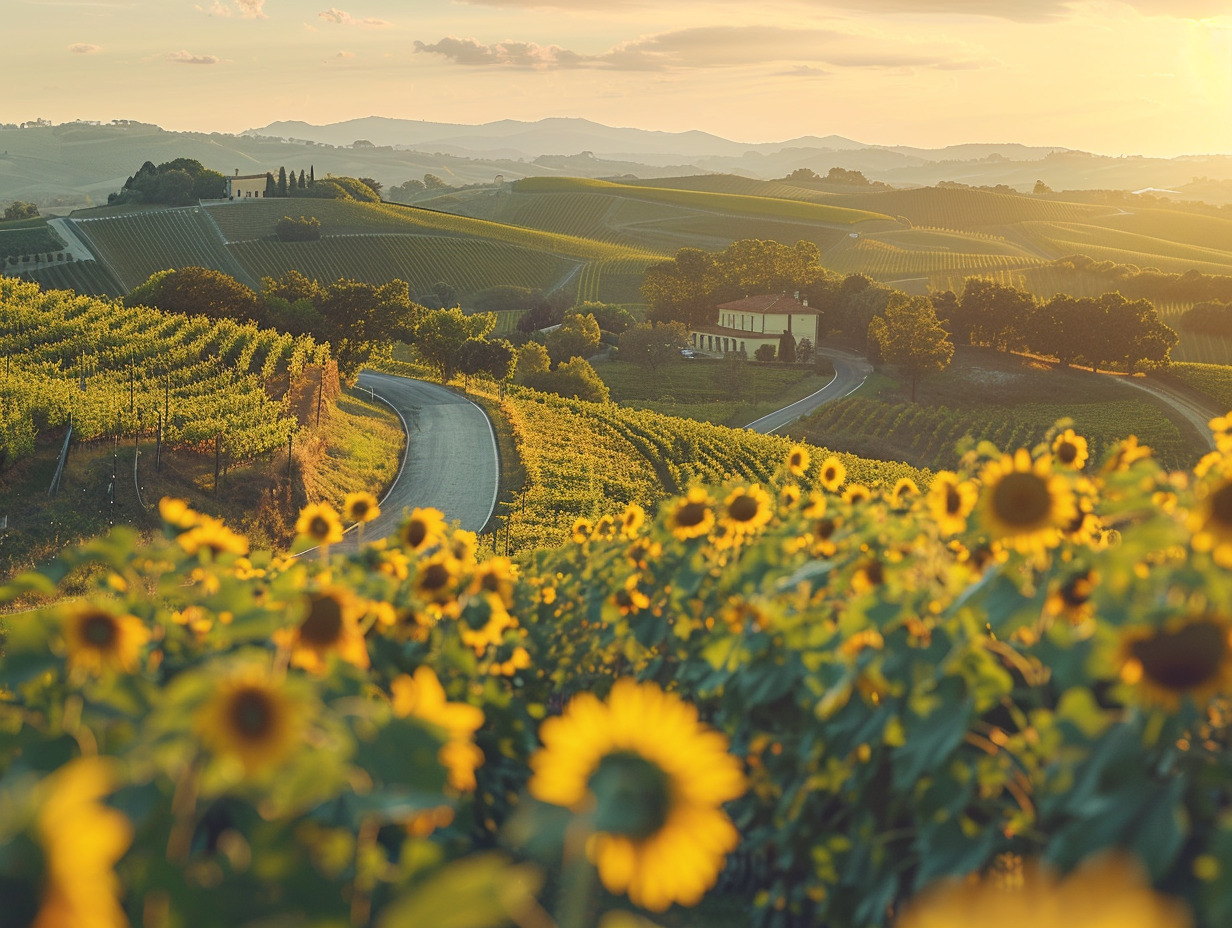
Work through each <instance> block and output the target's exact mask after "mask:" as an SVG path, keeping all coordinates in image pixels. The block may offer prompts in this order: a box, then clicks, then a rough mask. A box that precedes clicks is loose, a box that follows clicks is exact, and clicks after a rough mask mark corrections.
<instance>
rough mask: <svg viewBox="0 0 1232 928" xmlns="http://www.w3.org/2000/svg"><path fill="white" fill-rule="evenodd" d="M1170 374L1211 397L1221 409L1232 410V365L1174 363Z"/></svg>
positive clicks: (1169, 371) (1170, 368)
mask: <svg viewBox="0 0 1232 928" xmlns="http://www.w3.org/2000/svg"><path fill="white" fill-rule="evenodd" d="M1168 375H1169V376H1171V377H1175V378H1177V379H1178V380H1180V381H1182V382H1183V383H1184V384H1185V385H1186V386H1188V387H1189V388H1190V389H1193V390H1196V391H1197V392H1198V393H1201V394H1202V395H1203V396H1207V397H1210V398H1211V399H1212V400H1214V401H1215V404H1216V406H1218V407H1219V408H1220V409H1225V410H1232V367H1228V366H1227V365H1225V364H1187V363H1173V364H1172V365H1171V366H1170V367H1169V368H1168Z"/></svg>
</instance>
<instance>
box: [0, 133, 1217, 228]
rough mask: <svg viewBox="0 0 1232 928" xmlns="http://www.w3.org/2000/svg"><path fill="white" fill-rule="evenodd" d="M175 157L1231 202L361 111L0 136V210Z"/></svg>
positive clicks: (866, 152)
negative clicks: (821, 178)
mask: <svg viewBox="0 0 1232 928" xmlns="http://www.w3.org/2000/svg"><path fill="white" fill-rule="evenodd" d="M357 143H358V144H357ZM179 157H185V158H196V159H197V160H198V161H200V162H201V163H202V164H204V165H205V166H206V167H209V168H213V169H214V170H216V171H221V172H222V173H224V174H233V173H235V172H236V171H239V172H240V173H245V174H250V173H253V172H259V171H274V172H276V171H277V170H278V168H279V166H281V165H285V166H286V167H287V169H288V170H292V169H294V170H296V171H298V170H301V169H306V168H308V167H309V166H312V167H313V168H314V169H315V171H316V175H317V176H318V177H321V176H323V175H325V174H327V173H334V174H343V175H350V176H353V177H372V178H375V179H376V180H378V181H380V182H381V183H382V184H384V185H385V186H386V187H391V186H394V185H396V184H401V183H403V182H404V181H406V180H410V179H422V178H423V176H424V175H425V174H435V175H436V176H438V177H440V178H441V179H442V180H444V181H445V182H446V183H447V184H450V185H453V186H465V185H469V184H487V183H491V182H492V181H493V180H494V179H495V178H496V177H497V176H498V175H499V176H501V177H503V178H504V180H506V181H511V180H517V179H518V178H521V177H528V176H541V175H553V176H576V177H599V178H617V179H619V178H621V177H630V176H631V177H636V178H662V177H678V176H684V175H693V174H705V173H717V174H737V175H740V176H744V177H753V178H758V179H762V180H771V179H774V178H778V177H785V176H786V175H787V174H789V173H791V172H792V171H794V170H796V169H797V168H809V169H811V170H813V171H816V172H817V173H819V174H825V173H826V172H827V171H829V170H830V168H833V167H840V168H845V169H847V170H853V171H862V172H863V173H864V174H865V176H867V177H868V178H869V179H870V180H878V181H884V182H886V183H889V184H893V185H897V186H927V185H933V184H937V183H939V182H941V181H957V182H960V183H965V184H971V185H975V186H981V185H987V186H996V185H998V184H1004V185H1007V186H1009V187H1013V188H1014V189H1016V190H1020V191H1029V190H1031V189H1032V188H1033V187H1034V185H1035V182H1036V181H1039V180H1042V181H1043V182H1044V183H1045V184H1047V185H1048V186H1050V187H1052V188H1053V189H1054V190H1071V189H1089V188H1104V189H1116V190H1143V189H1146V188H1156V189H1157V190H1161V191H1177V195H1178V196H1181V197H1188V198H1192V199H1206V200H1208V201H1210V202H1215V203H1227V202H1232V155H1212V156H1200V157H1198V156H1195V157H1183V158H1171V159H1163V158H1142V157H1122V158H1112V157H1107V156H1102V155H1093V154H1089V153H1087V152H1081V151H1074V150H1072V149H1067V148H1063V147H1038V146H1037V147H1031V146H1027V145H1020V144H1015V143H987V144H964V145H951V146H948V147H946V148H936V149H927V148H914V147H910V146H903V145H899V146H885V145H868V144H866V143H863V142H859V141H855V140H853V139H848V138H844V137H842V136H838V135H827V136H820V137H819V136H812V135H809V136H802V137H800V138H795V139H788V140H786V141H783V142H765V143H756V144H754V143H744V142H734V141H731V140H730V139H724V138H720V137H719V136H717V135H711V134H709V133H706V132H698V131H690V132H654V131H649V130H645V129H631V128H615V127H612V126H605V125H602V124H600V123H597V122H592V121H590V120H586V119H573V118H554V119H542V120H539V121H538V122H521V121H517V120H512V119H506V120H500V121H499V122H491V123H485V124H483V125H477V126H469V125H457V124H452V123H429V122H421V121H418V120H409V119H387V118H383V117H377V116H371V117H366V118H363V119H353V120H348V121H346V122H339V123H333V124H330V125H325V126H313V125H310V124H308V123H304V122H275V123H271V124H269V125H268V126H264V127H262V128H258V129H250V130H248V131H247V132H244V133H242V134H240V135H225V134H222V133H217V132H212V133H202V132H168V131H166V130H164V129H161V128H159V127H158V126H154V125H149V124H144V123H139V122H133V121H130V120H116V121H115V122H113V123H107V124H99V123H87V122H74V123H63V124H60V125H56V126H52V125H38V126H32V127H29V128H24V129H22V128H17V127H15V126H8V127H0V205H3V204H5V203H8V202H10V201H12V200H29V201H32V202H35V203H37V204H38V205H39V206H40V207H43V208H44V210H48V209H56V210H58V211H61V212H63V211H65V210H66V209H69V208H73V207H78V206H87V205H94V204H98V203H105V202H106V201H107V194H108V193H111V192H113V191H116V190H119V189H120V187H121V186H122V185H123V183H124V181H125V179H126V178H127V177H128V176H129V175H131V174H133V173H134V172H135V171H136V170H137V169H138V168H139V167H140V166H141V164H142V162H144V161H147V160H148V161H153V162H155V163H161V162H164V161H169V160H171V159H173V158H179ZM1199 179H1200V180H1199ZM1164 195H1168V194H1167V193H1165V194H1164Z"/></svg>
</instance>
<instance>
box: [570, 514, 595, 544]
mask: <svg viewBox="0 0 1232 928" xmlns="http://www.w3.org/2000/svg"><path fill="white" fill-rule="evenodd" d="M594 533H595V523H594V522H592V521H590V519H588V518H586V517H585V516H578V517H577V518H576V519H574V520H573V527H572V528H570V529H569V534H570V537H572V538H573V543H574V544H577V545H584V544H586V542H588V541H590V536H592V535H593V534H594Z"/></svg>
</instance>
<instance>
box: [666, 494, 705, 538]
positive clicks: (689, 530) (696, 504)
mask: <svg viewBox="0 0 1232 928" xmlns="http://www.w3.org/2000/svg"><path fill="white" fill-rule="evenodd" d="M713 505H714V500H712V499H711V498H710V494H709V493H707V492H706V491H705V490H703V489H702V488H701V487H693V488H692V489H691V490H689V492H688V493H687V494H685V495H684V496H683V497H681V498H680V499H677V500H676V503H675V505H674V506H672V509H671V514H670V515H669V516H668V526H669V527H670V528H671V530H672V534H673V535H675V536H676V537H677V538H679V539H680V540H681V541H687V540H688V539H690V538H698V537H699V536H701V535H705V534H706V533H707V532H709V531H710V529H711V528H713V527H714V509H713V508H712V507H713Z"/></svg>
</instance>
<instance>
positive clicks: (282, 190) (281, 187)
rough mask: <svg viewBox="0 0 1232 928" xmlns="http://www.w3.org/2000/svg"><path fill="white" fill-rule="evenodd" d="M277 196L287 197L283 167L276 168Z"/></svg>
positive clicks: (285, 175)
mask: <svg viewBox="0 0 1232 928" xmlns="http://www.w3.org/2000/svg"><path fill="white" fill-rule="evenodd" d="M278 195H279V196H280V197H285V196H288V195H289V194H288V192H287V169H286V168H285V167H280V168H278Z"/></svg>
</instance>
